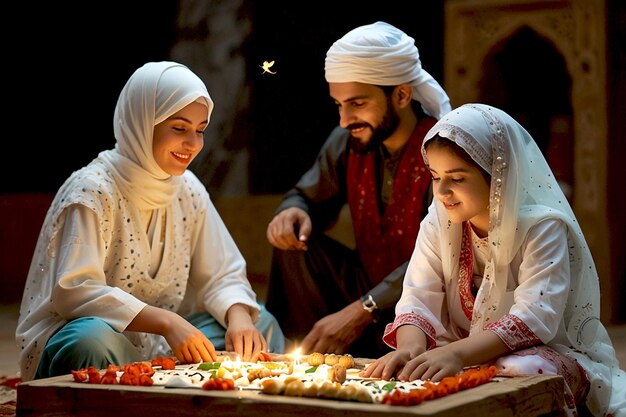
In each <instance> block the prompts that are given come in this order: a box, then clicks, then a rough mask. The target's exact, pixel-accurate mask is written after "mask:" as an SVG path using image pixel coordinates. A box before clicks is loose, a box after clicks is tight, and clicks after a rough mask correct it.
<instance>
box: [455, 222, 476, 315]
mask: <svg viewBox="0 0 626 417" xmlns="http://www.w3.org/2000/svg"><path fill="white" fill-rule="evenodd" d="M470 227H472V226H471V225H470V223H469V222H465V223H464V227H463V231H464V233H463V239H462V243H461V256H460V258H459V298H460V299H461V307H462V308H463V313H464V314H465V317H467V319H468V320H469V321H472V313H473V311H474V301H475V298H474V294H472V275H473V272H474V252H473V250H472V231H471V230H470Z"/></svg>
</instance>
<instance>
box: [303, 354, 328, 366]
mask: <svg viewBox="0 0 626 417" xmlns="http://www.w3.org/2000/svg"><path fill="white" fill-rule="evenodd" d="M306 361H307V363H308V364H309V365H311V366H319V365H321V364H323V363H324V355H322V354H321V353H319V352H315V353H311V354H310V355H309V356H308V357H307V360H306Z"/></svg>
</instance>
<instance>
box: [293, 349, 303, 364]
mask: <svg viewBox="0 0 626 417" xmlns="http://www.w3.org/2000/svg"><path fill="white" fill-rule="evenodd" d="M301 350H302V348H298V349H296V351H295V352H294V353H293V362H294V363H293V364H294V366H296V365H300V352H301Z"/></svg>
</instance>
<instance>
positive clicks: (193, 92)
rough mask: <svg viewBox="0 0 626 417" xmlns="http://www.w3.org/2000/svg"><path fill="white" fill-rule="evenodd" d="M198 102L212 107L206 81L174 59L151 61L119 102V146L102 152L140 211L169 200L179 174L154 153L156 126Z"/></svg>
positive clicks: (115, 123) (136, 74) (115, 124)
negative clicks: (169, 170) (164, 167)
mask: <svg viewBox="0 0 626 417" xmlns="http://www.w3.org/2000/svg"><path fill="white" fill-rule="evenodd" d="M194 101H199V102H201V103H203V104H205V105H206V106H207V108H208V110H209V113H208V117H209V118H210V116H211V112H212V111H213V101H212V100H211V97H210V96H209V93H208V91H207V88H206V86H205V85H204V83H203V82H202V80H201V79H200V78H199V77H198V76H197V75H196V74H194V73H193V72H192V71H191V70H189V68H187V67H186V66H184V65H182V64H179V63H176V62H167V61H163V62H149V63H147V64H145V65H143V66H142V67H140V68H139V69H137V70H136V71H135V72H134V73H133V75H131V77H130V78H129V79H128V81H127V82H126V85H125V86H124V88H123V89H122V92H121V93H120V96H119V98H118V101H117V106H116V107H115V114H114V116H113V129H114V133H115V139H116V140H117V143H116V145H115V148H114V149H112V150H108V151H103V152H101V153H100V154H99V155H98V159H97V160H96V161H101V162H103V163H104V164H105V165H106V167H107V168H108V170H110V172H111V173H112V174H113V175H114V176H115V177H116V183H117V185H118V186H119V187H120V189H121V190H122V193H123V194H124V196H125V197H126V198H128V199H129V200H130V201H131V202H132V203H133V204H134V205H135V206H136V207H137V208H139V209H142V210H147V209H156V208H162V207H165V206H167V205H169V203H170V201H171V199H172V197H173V196H174V193H175V191H176V188H177V187H178V184H179V182H180V177H174V176H170V175H169V174H168V173H166V172H165V171H163V170H162V169H161V167H159V165H158V164H157V162H156V160H155V159H154V156H153V154H152V142H153V136H152V135H153V131H154V126H156V125H157V124H159V123H161V122H162V121H164V120H166V119H167V118H168V117H170V116H171V115H172V114H174V113H176V112H178V111H179V110H181V109H182V108H183V107H185V106H187V105H188V104H190V103H192V102H194Z"/></svg>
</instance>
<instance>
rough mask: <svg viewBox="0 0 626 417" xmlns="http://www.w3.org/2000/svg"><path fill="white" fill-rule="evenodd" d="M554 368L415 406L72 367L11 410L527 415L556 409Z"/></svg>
mask: <svg viewBox="0 0 626 417" xmlns="http://www.w3.org/2000/svg"><path fill="white" fill-rule="evenodd" d="M563 387H564V380H563V378H562V377H560V376H524V377H516V378H506V379H498V380H495V381H491V382H488V383H486V384H484V385H480V386H478V387H475V388H472V389H468V390H465V391H460V392H458V393H455V394H451V395H448V396H446V397H443V398H439V399H436V400H430V401H426V402H423V403H422V404H419V405H415V406H391V405H382V404H365V403H358V402H348V401H337V400H327V399H313V398H295V397H286V396H274V395H267V394H263V393H260V392H258V391H251V390H235V391H227V392H225V391H205V390H201V389H192V388H189V389H185V388H165V387H162V386H152V387H135V386H125V385H99V384H88V383H77V382H74V380H73V377H72V376H71V375H64V376H59V377H53V378H46V379H40V380H35V381H29V382H23V383H20V384H19V385H18V387H17V415H18V416H60V415H63V416H96V417H97V416H115V417H125V416H128V417H137V416H155V417H156V416H174V415H175V416H194V417H197V416H202V415H211V416H228V417H231V416H232V417H235V416H236V417H259V416H276V417H292V416H294V415H296V416H298V417H305V416H311V417H331V416H332V417H335V416H338V415H340V416H344V417H357V416H359V417H361V416H381V417H390V416H394V417H402V416H437V417H470V416H481V417H482V416H488V417H511V416H519V417H532V416H545V415H559V412H558V410H560V409H561V405H562V404H563V401H564V399H563Z"/></svg>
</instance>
